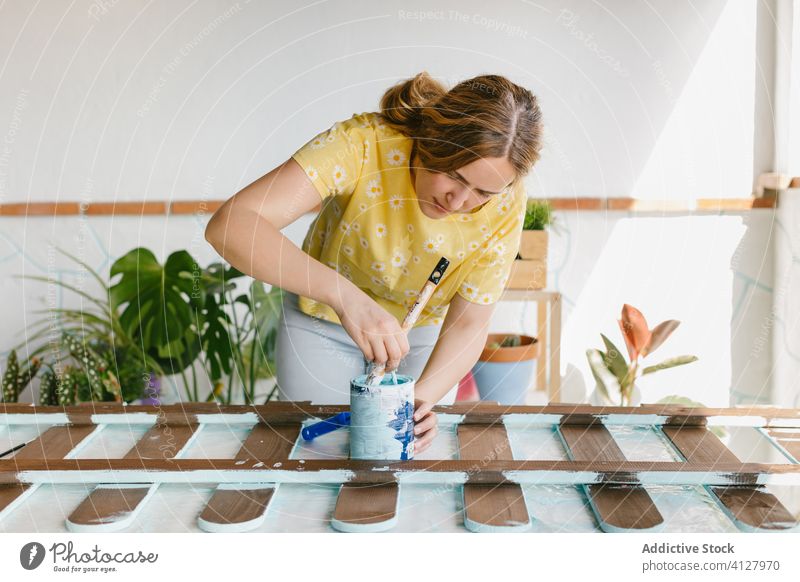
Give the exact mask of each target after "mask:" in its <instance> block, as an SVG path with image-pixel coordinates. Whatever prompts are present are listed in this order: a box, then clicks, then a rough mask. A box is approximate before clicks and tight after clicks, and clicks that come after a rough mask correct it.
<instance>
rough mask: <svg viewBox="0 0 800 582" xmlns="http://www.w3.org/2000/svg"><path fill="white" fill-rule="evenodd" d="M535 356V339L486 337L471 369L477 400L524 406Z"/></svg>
mask: <svg viewBox="0 0 800 582" xmlns="http://www.w3.org/2000/svg"><path fill="white" fill-rule="evenodd" d="M538 355H539V343H538V342H537V341H536V338H535V337H531V336H529V335H520V334H489V336H488V337H487V339H486V347H485V348H484V349H483V351H482V352H481V355H480V357H479V358H478V362H477V363H476V364H475V366H474V367H473V368H472V375H473V376H474V377H475V383H476V384H477V385H478V393H479V394H480V396H481V400H494V401H497V402H499V403H500V404H525V395H526V393H527V392H528V388H529V387H530V385H531V382H532V379H533V373H534V370H535V367H536V357H537V356H538Z"/></svg>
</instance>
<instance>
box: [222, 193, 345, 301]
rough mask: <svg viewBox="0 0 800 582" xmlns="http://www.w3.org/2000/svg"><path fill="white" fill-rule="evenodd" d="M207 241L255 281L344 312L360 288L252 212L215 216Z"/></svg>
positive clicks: (242, 211) (246, 210)
mask: <svg viewBox="0 0 800 582" xmlns="http://www.w3.org/2000/svg"><path fill="white" fill-rule="evenodd" d="M212 220H214V221H216V222H214V223H211V222H210V223H209V226H208V228H207V229H206V239H207V240H208V241H209V243H211V245H212V246H213V247H214V249H216V251H217V252H218V253H219V254H220V255H221V256H222V257H223V258H224V259H225V260H226V261H227V262H228V263H230V264H231V265H233V266H234V267H236V268H237V269H239V270H240V271H242V272H243V273H245V274H247V275H250V276H251V277H253V278H254V279H258V280H260V281H264V282H266V283H269V284H270V285H276V286H278V287H280V288H281V289H284V290H286V291H290V292H292V293H296V294H298V295H303V296H305V297H310V298H311V299H314V300H315V301H319V302H322V303H325V304H327V305H330V306H331V307H332V308H333V309H334V310H335V311H337V312H341V307H342V305H343V304H344V302H345V298H346V297H349V296H351V295H352V294H353V293H354V292H356V291H358V288H357V287H356V286H355V285H354V284H353V283H351V282H350V281H348V280H347V279H346V278H344V277H342V276H341V275H340V274H339V273H337V272H336V271H334V270H333V269H331V268H329V267H327V266H326V265H323V264H322V263H320V262H319V261H317V260H316V259H314V258H312V257H310V256H309V255H308V254H307V253H305V252H303V251H302V250H301V249H300V248H298V247H297V246H296V245H295V244H294V243H293V242H292V241H290V240H289V239H288V238H286V237H285V236H284V235H283V234H282V233H281V231H280V230H278V229H277V228H276V227H275V226H274V225H273V224H272V223H271V222H270V221H269V220H267V219H266V218H264V217H263V216H261V215H260V214H258V213H257V212H255V211H253V210H250V209H241V210H238V211H236V212H227V213H223V214H221V215H219V216H215V217H214V218H213V219H212Z"/></svg>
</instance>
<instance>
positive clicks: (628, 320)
mask: <svg viewBox="0 0 800 582" xmlns="http://www.w3.org/2000/svg"><path fill="white" fill-rule="evenodd" d="M619 326H620V329H621V330H622V336H623V337H624V338H625V345H626V346H627V347H628V355H629V356H630V358H631V362H633V361H634V360H635V359H636V358H637V357H638V355H639V354H640V353H641V352H642V350H643V349H644V348H645V346H647V344H648V342H649V341H650V337H651V335H652V334H651V333H650V329H649V328H648V327H647V321H646V320H645V318H644V315H642V312H641V311H639V310H638V309H636V308H635V307H633V306H631V305H628V304H627V303H626V304H625V305H623V306H622V319H621V320H620V321H619Z"/></svg>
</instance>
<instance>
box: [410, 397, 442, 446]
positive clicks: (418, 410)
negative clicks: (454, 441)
mask: <svg viewBox="0 0 800 582" xmlns="http://www.w3.org/2000/svg"><path fill="white" fill-rule="evenodd" d="M414 408H415V410H414V456H416V455H417V453H421V452H422V451H424V450H425V449H427V448H428V447H429V446H431V443H432V442H433V439H434V438H435V437H436V435H437V434H439V427H438V424H439V421H438V419H437V418H436V413H435V412H433V410H431V409H432V408H433V403H431V402H425V401H423V400H415V401H414Z"/></svg>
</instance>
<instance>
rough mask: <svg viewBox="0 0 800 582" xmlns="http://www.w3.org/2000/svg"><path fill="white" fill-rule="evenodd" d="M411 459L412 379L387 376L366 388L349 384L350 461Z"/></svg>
mask: <svg viewBox="0 0 800 582" xmlns="http://www.w3.org/2000/svg"><path fill="white" fill-rule="evenodd" d="M413 457H414V378H412V377H411V376H405V375H402V374H397V375H394V374H387V375H386V376H384V378H383V380H382V381H381V383H380V384H378V385H376V386H370V385H369V384H367V374H362V375H361V376H356V377H355V378H353V379H352V380H350V458H351V459H375V460H394V461H407V460H409V459H412V458H413Z"/></svg>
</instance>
